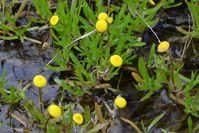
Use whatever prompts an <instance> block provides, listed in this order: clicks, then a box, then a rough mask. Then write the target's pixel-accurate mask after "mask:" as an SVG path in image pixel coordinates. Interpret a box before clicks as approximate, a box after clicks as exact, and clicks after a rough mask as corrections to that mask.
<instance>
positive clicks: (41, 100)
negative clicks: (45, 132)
mask: <svg viewBox="0 0 199 133" xmlns="http://www.w3.org/2000/svg"><path fill="white" fill-rule="evenodd" d="M42 103H43V98H42V88H39V106H40V110H41V112H42V113H43V109H42Z"/></svg>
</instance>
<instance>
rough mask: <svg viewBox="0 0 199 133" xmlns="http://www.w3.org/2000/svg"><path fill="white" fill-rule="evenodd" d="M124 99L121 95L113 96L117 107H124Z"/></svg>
mask: <svg viewBox="0 0 199 133" xmlns="http://www.w3.org/2000/svg"><path fill="white" fill-rule="evenodd" d="M126 104H127V103H126V99H124V98H123V97H121V96H118V97H117V98H115V105H116V106H117V107H118V108H124V107H126Z"/></svg>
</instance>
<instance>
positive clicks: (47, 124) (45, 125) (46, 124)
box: [44, 117, 51, 131]
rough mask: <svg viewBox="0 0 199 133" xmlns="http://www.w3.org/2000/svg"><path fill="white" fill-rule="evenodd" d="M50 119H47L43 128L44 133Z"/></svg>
mask: <svg viewBox="0 0 199 133" xmlns="http://www.w3.org/2000/svg"><path fill="white" fill-rule="evenodd" d="M50 118H51V117H49V118H48V119H47V121H46V123H45V126H44V130H45V131H46V128H47V125H48V122H49V120H50Z"/></svg>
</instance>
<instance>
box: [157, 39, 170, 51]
mask: <svg viewBox="0 0 199 133" xmlns="http://www.w3.org/2000/svg"><path fill="white" fill-rule="evenodd" d="M169 46H170V44H169V42H167V41H163V42H161V43H160V44H159V45H158V52H160V53H163V52H166V51H167V50H168V49H169Z"/></svg>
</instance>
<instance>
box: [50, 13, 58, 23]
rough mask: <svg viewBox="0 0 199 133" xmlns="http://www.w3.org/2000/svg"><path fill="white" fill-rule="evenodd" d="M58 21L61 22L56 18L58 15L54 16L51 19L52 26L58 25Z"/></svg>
mask: <svg viewBox="0 0 199 133" xmlns="http://www.w3.org/2000/svg"><path fill="white" fill-rule="evenodd" d="M58 21H59V17H58V16H56V15H54V16H52V17H51V18H50V24H51V25H56V24H57V23H58Z"/></svg>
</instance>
